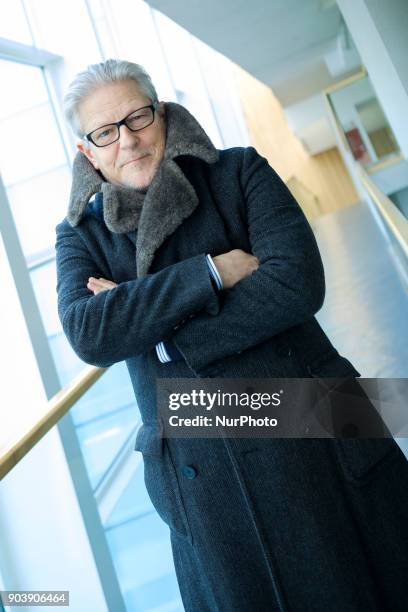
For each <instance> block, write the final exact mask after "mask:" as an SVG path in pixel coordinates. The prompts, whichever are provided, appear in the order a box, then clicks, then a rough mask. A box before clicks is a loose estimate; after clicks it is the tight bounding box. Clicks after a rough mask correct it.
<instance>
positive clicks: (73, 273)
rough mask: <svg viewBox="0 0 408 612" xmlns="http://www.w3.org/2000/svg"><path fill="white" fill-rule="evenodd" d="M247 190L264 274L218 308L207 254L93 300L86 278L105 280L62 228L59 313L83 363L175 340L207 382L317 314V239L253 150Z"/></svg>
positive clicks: (245, 164)
mask: <svg viewBox="0 0 408 612" xmlns="http://www.w3.org/2000/svg"><path fill="white" fill-rule="evenodd" d="M241 184H242V190H243V193H244V196H245V201H246V207H247V224H248V232H249V240H250V244H251V251H252V257H254V258H257V260H258V261H259V267H258V268H257V269H256V270H254V271H253V272H252V273H250V274H249V275H247V276H245V277H243V278H242V279H241V280H240V281H239V282H237V283H236V284H234V285H233V286H232V287H230V288H226V289H224V290H223V291H222V300H221V299H220V295H219V294H217V292H216V290H215V289H214V287H213V285H212V283H211V279H210V274H209V271H208V267H207V263H206V257H205V254H202V255H196V256H194V257H192V258H189V259H186V260H184V261H181V262H178V263H177V264H174V265H171V266H168V267H167V268H165V269H163V270H160V271H159V272H156V273H154V274H149V275H147V276H146V277H144V278H141V279H137V280H132V281H128V282H125V283H120V284H119V285H117V286H115V287H112V288H111V289H110V290H109V291H105V290H101V291H99V292H96V293H94V294H93V295H92V293H93V289H92V284H91V286H90V287H87V282H88V279H89V278H90V277H94V278H95V279H97V278H98V277H101V276H102V277H103V274H102V273H101V271H100V270H99V269H98V268H97V267H96V265H95V263H94V261H93V258H92V256H91V253H90V252H89V251H88V249H87V247H86V245H85V244H84V242H83V240H82V238H81V237H80V236H79V235H78V232H77V231H76V230H75V229H73V228H71V227H70V226H68V224H67V223H65V222H63V223H62V224H60V225H59V226H58V227H57V245H56V249H57V276H58V284H57V291H58V310H59V315H60V319H61V322H62V326H63V329H64V331H65V334H66V335H67V338H68V340H69V341H70V343H71V345H72V347H73V349H74V351H75V352H76V353H77V354H78V356H79V357H80V358H81V359H83V360H84V361H85V362H87V363H92V364H94V365H99V366H102V367H103V366H105V367H106V366H109V365H112V364H113V363H115V362H117V361H122V360H123V359H127V358H130V357H133V356H135V355H137V354H140V353H144V352H146V351H148V350H150V349H152V348H154V347H155V346H156V344H157V343H158V342H160V341H161V340H163V339H166V338H171V339H172V341H173V342H174V344H175V345H176V347H177V349H178V350H179V351H180V353H181V354H182V355H183V357H184V359H185V361H186V363H187V364H188V366H189V367H190V368H191V369H192V370H193V371H194V372H195V373H197V374H200V373H201V375H202V374H204V375H205V371H206V368H207V367H208V366H209V365H210V364H211V363H213V362H214V361H217V360H219V359H222V358H224V357H227V356H229V355H232V354H233V353H237V352H241V351H243V350H245V349H247V348H250V347H252V346H255V345H257V344H259V343H261V342H264V341H265V340H267V339H269V338H271V337H273V336H274V335H275V334H278V333H280V332H281V331H283V330H285V329H287V328H289V327H292V326H294V325H297V324H299V323H302V322H304V321H306V320H307V319H309V318H310V317H312V316H313V315H314V314H315V313H316V312H317V311H318V310H319V309H320V307H321V306H322V304H323V300H324V293H325V282H324V270H323V264H322V261H321V257H320V254H319V251H318V247H317V244H316V240H315V238H314V235H313V232H312V230H311V228H310V226H309V224H308V222H307V220H306V218H305V216H304V214H303V212H302V210H301V208H300V207H299V205H298V204H297V202H296V201H295V200H294V198H293V197H292V195H291V194H290V192H289V191H288V189H287V188H286V186H285V185H284V183H283V182H282V181H281V179H280V178H279V176H278V175H277V174H276V173H275V172H274V170H273V169H272V168H271V167H270V166H269V165H268V163H267V162H266V160H265V159H264V158H263V157H261V156H260V155H259V154H258V153H257V152H256V150H255V149H254V148H252V147H248V148H246V149H245V150H244V153H243V161H242V168H241ZM248 255H249V254H248ZM214 259H216V258H214ZM191 315H194V316H193V317H191ZM181 321H185V322H184V323H183V324H182V325H180V322H181Z"/></svg>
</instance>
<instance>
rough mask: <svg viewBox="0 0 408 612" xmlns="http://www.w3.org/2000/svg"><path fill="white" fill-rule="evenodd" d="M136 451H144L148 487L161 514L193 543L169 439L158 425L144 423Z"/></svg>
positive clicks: (174, 528)
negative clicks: (160, 430)
mask: <svg viewBox="0 0 408 612" xmlns="http://www.w3.org/2000/svg"><path fill="white" fill-rule="evenodd" d="M135 450H138V451H140V452H141V453H142V454H143V469H144V481H145V486H146V490H147V492H148V494H149V497H150V501H151V502H152V504H153V506H154V508H155V510H156V512H157V514H158V515H159V516H160V518H161V519H162V520H163V521H164V522H165V523H166V524H167V525H168V526H169V528H170V529H171V530H172V531H175V532H177V534H179V535H181V536H183V537H185V538H186V539H187V540H188V541H189V542H190V543H191V541H192V538H191V530H190V527H189V523H188V520H187V514H186V510H185V507H184V502H183V499H182V495H181V491H180V484H179V481H178V477H177V472H176V469H175V467H174V464H173V459H172V457H171V455H170V451H169V447H168V444H167V440H166V439H165V438H162V437H161V435H160V432H159V431H158V430H157V427H156V426H155V425H142V426H141V428H140V429H139V431H138V434H137V437H136V444H135Z"/></svg>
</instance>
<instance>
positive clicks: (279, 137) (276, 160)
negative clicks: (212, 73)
mask: <svg viewBox="0 0 408 612" xmlns="http://www.w3.org/2000/svg"><path fill="white" fill-rule="evenodd" d="M234 77H235V81H236V85H237V90H238V92H239V95H240V99H241V104H242V107H243V110H244V114H245V117H246V123H247V126H248V131H249V134H250V139H251V143H252V145H253V146H254V147H255V148H256V149H257V151H259V153H260V154H261V155H263V156H264V157H266V158H267V159H268V161H269V163H270V165H271V166H272V167H273V168H274V170H276V172H277V173H278V174H279V176H280V177H281V178H282V179H283V180H284V181H285V182H289V181H290V182H291V183H296V184H298V185H303V186H304V189H303V191H304V192H309V193H310V194H313V195H314V196H315V197H317V199H318V203H319V204H318V205H319V209H320V211H321V214H325V213H328V212H332V211H334V210H337V209H338V208H343V207H345V206H350V205H352V204H355V203H356V202H357V201H358V195H357V192H356V190H355V188H354V185H353V183H352V181H351V179H350V176H349V174H348V172H347V169H346V167H345V165H344V163H343V160H342V158H341V155H340V153H339V151H338V149H337V147H334V148H333V149H329V150H328V151H325V152H323V153H320V154H318V155H314V156H312V155H310V153H308V152H307V151H306V149H305V148H304V147H303V145H302V143H301V141H300V140H299V139H298V138H296V136H295V135H294V133H293V132H292V131H291V129H290V128H289V126H288V123H287V121H286V118H285V115H284V113H283V110H282V107H281V105H280V103H279V101H278V100H277V98H276V97H275V96H274V95H273V92H272V90H271V89H270V87H267V86H266V85H265V84H264V83H261V82H260V81H259V80H258V79H256V78H254V77H253V76H252V75H250V74H249V73H248V72H246V71H244V70H243V69H242V68H240V67H239V66H236V65H235V66H234ZM301 192H302V190H300V193H301ZM299 203H300V204H302V202H299ZM310 216H313V215H310Z"/></svg>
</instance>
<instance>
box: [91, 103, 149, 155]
mask: <svg viewBox="0 0 408 612" xmlns="http://www.w3.org/2000/svg"><path fill="white" fill-rule="evenodd" d="M157 107H158V102H153V104H149V106H142V108H138V109H137V110H135V111H132V112H131V113H130V115H127V116H126V117H125V118H124V119H121V121H116V122H115V123H107V124H106V125H101V127H98V128H96V130H92V132H89V134H85V138H86V139H87V140H88V141H89V142H92V144H94V145H95V147H107V146H108V145H110V144H112V143H114V142H116V141H117V140H119V138H120V126H121V125H126V127H127V128H128V129H129V130H130V131H131V132H138V131H139V130H143V129H144V128H145V127H147V126H148V125H151V124H152V123H153V121H154V112H155V110H156V109H157Z"/></svg>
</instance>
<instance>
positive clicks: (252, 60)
mask: <svg viewBox="0 0 408 612" xmlns="http://www.w3.org/2000/svg"><path fill="white" fill-rule="evenodd" d="M147 1H148V3H149V4H150V5H151V6H152V7H153V8H156V9H158V10H159V11H161V12H162V13H164V14H165V15H167V16H168V17H170V19H173V21H175V22H176V23H178V24H179V25H181V26H182V27H184V28H185V29H186V30H188V31H189V32H191V33H192V34H194V36H196V37H197V38H199V39H201V40H202V41H203V42H205V43H206V44H208V45H210V46H211V47H213V48H214V49H216V50H217V51H219V52H220V53H222V54H223V55H225V56H226V57H228V58H229V59H231V60H232V61H233V62H235V63H237V64H239V65H240V66H242V67H243V68H244V69H245V70H247V71H248V72H250V73H251V74H252V75H254V76H255V77H257V78H258V79H259V80H260V81H263V82H264V83H265V84H267V85H269V86H270V87H271V88H272V90H273V92H274V94H275V95H276V96H277V98H278V99H279V101H280V102H281V104H282V106H284V107H286V106H290V105H292V104H295V103H297V102H300V101H301V100H304V99H306V98H309V97H310V96H312V95H313V94H315V93H317V92H320V91H321V90H322V89H324V88H325V87H328V86H329V85H331V84H332V83H333V82H335V81H336V80H339V75H338V73H337V74H336V75H335V76H333V75H332V74H331V73H330V71H329V69H328V64H327V63H326V61H325V57H324V56H325V55H329V54H333V52H336V50H337V49H338V41H337V37H338V35H339V33H340V31H341V28H342V27H344V26H342V25H341V24H342V19H341V14H340V11H339V9H338V7H337V4H336V2H335V0H147ZM352 68H354V66H352ZM349 71H350V67H349ZM342 76H343V75H342Z"/></svg>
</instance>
